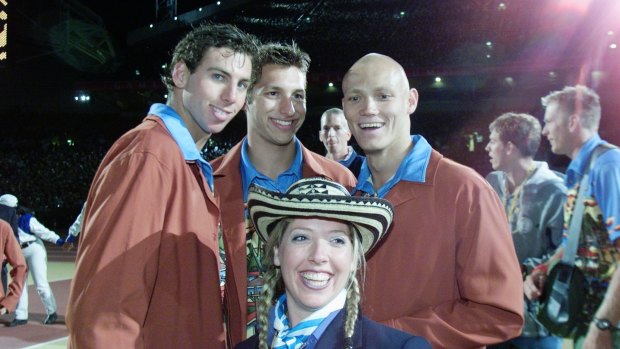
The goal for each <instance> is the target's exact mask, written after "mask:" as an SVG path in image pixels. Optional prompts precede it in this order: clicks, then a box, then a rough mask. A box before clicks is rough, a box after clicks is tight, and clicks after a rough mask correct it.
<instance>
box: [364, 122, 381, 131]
mask: <svg viewBox="0 0 620 349" xmlns="http://www.w3.org/2000/svg"><path fill="white" fill-rule="evenodd" d="M381 126H383V124H382V123H380V122H367V123H364V124H360V127H361V128H362V129H366V128H379V127H381Z"/></svg>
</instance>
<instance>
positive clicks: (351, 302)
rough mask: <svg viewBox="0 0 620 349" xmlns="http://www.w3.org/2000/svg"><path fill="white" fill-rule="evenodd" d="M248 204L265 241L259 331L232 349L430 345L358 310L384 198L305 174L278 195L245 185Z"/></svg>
mask: <svg viewBox="0 0 620 349" xmlns="http://www.w3.org/2000/svg"><path fill="white" fill-rule="evenodd" d="M248 211H249V212H250V217H251V220H252V222H253V224H254V226H255V227H256V231H257V232H258V235H259V236H260V238H261V239H262V240H263V241H266V244H265V245H264V247H265V256H266V257H265V263H264V267H265V280H266V283H265V285H264V287H263V291H262V297H261V300H260V306H259V312H258V319H259V320H258V321H259V329H265V330H263V331H259V333H258V335H254V336H253V337H251V338H250V339H248V340H247V341H245V342H242V343H241V344H239V345H237V346H236V347H235V348H236V349H253V348H261V349H266V348H292V349H297V348H308V349H311V348H411V349H414V348H428V349H430V345H429V344H428V342H427V341H426V340H424V339H423V338H421V337H418V336H412V335H410V334H408V333H405V332H402V331H398V330H395V329H392V328H390V327H387V326H385V325H381V324H378V323H376V322H374V321H371V320H369V319H367V318H366V317H364V316H363V315H362V314H361V313H360V311H359V301H360V295H361V292H362V288H363V287H361V286H360V281H359V279H361V280H363V265H364V254H365V253H369V252H370V251H371V250H372V249H373V248H374V247H375V246H377V244H378V243H379V241H380V240H381V239H382V238H383V237H384V236H385V234H386V232H387V229H388V227H389V225H390V223H391V221H392V215H393V211H392V206H391V205H390V203H389V202H387V201H385V200H382V199H379V198H362V197H351V195H350V194H349V191H348V190H347V189H345V188H344V187H343V186H342V185H340V184H338V183H335V182H332V181H329V180H326V179H323V178H307V179H302V180H299V181H297V182H295V183H293V185H291V187H290V188H289V189H288V190H287V191H286V193H284V194H282V193H279V192H273V191H269V190H266V189H264V188H261V187H259V186H251V187H250V191H249V194H248ZM358 278H359V279H358ZM274 303H275V306H274Z"/></svg>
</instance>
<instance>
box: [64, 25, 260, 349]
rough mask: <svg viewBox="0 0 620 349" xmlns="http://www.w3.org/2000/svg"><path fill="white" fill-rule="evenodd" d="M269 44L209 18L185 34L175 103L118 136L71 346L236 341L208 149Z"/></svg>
mask: <svg viewBox="0 0 620 349" xmlns="http://www.w3.org/2000/svg"><path fill="white" fill-rule="evenodd" d="M258 46H259V43H258V41H257V39H256V38H254V37H253V36H252V35H249V34H247V33H245V32H243V31H241V30H240V29H238V28H237V27H235V26H232V25H227V24H203V25H200V26H198V27H196V28H194V29H192V30H191V31H190V32H189V33H188V34H186V35H185V36H184V37H183V38H182V39H181V40H180V41H179V43H178V44H177V45H176V47H175V49H174V52H173V54H172V60H171V62H170V64H169V65H168V66H167V70H166V73H165V75H164V76H163V77H162V80H163V82H164V84H165V85H166V87H167V89H168V97H167V101H166V104H161V103H156V104H153V105H152V106H151V108H150V110H149V112H148V115H147V117H146V118H145V119H144V120H143V122H142V123H141V124H140V125H138V126H136V127H135V128H134V129H132V130H130V131H128V132H127V133H125V134H124V135H123V136H121V138H120V139H118V140H117V141H116V142H115V143H114V144H113V145H112V147H111V149H110V150H109V151H108V153H107V154H106V156H105V158H104V159H103V162H102V163H101V165H100V166H99V169H98V170H97V173H96V174H95V177H94V179H93V182H92V185H91V187H90V191H89V193H88V199H87V201H86V210H85V211H84V222H83V225H82V233H81V234H80V244H79V248H78V252H77V260H76V270H75V277H74V279H73V282H72V284H71V291H70V294H69V300H68V307H67V316H66V323H67V329H68V330H69V345H68V347H69V348H80V349H81V348H173V347H175V348H213V349H223V348H225V347H226V338H225V337H226V336H225V327H224V313H223V310H222V298H221V292H220V285H219V276H218V273H219V264H220V261H219V254H218V243H217V242H218V232H219V220H220V211H219V208H218V201H217V199H216V198H215V197H214V194H213V177H212V169H211V166H210V165H209V163H208V162H207V161H206V160H204V159H203V158H202V157H201V155H200V150H201V149H203V148H204V146H205V144H206V142H207V140H208V139H209V137H210V136H211V134H214V133H219V132H221V131H222V130H223V129H224V127H225V126H226V125H227V124H228V123H229V122H230V121H231V120H232V118H233V117H234V116H235V115H237V113H238V112H239V111H240V110H241V109H242V108H243V105H244V104H245V96H246V93H247V89H248V87H249V86H250V84H251V82H252V65H253V63H252V60H253V59H254V58H256V54H257V51H258Z"/></svg>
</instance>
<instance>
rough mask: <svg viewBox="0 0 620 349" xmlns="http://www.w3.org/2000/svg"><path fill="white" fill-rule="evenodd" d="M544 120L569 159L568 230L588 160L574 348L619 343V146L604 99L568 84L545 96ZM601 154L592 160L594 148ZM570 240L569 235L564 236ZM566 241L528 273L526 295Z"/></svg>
mask: <svg viewBox="0 0 620 349" xmlns="http://www.w3.org/2000/svg"><path fill="white" fill-rule="evenodd" d="M542 105H543V106H544V107H545V118H544V122H545V126H544V128H543V131H542V134H543V136H545V137H547V139H548V140H549V143H551V151H552V152H553V153H554V154H561V155H566V156H568V157H569V158H570V159H571V162H570V164H569V165H568V169H567V170H566V178H565V184H566V187H567V188H568V192H567V199H566V203H565V205H564V231H565V232H567V230H568V227H569V226H570V222H571V219H572V213H573V209H574V207H575V198H576V197H577V193H578V191H579V183H580V182H581V178H582V176H583V174H584V171H586V168H587V167H588V166H590V173H589V177H588V183H587V187H586V192H585V193H586V195H585V210H584V212H583V215H584V217H583V222H582V227H581V233H580V236H579V247H578V250H577V257H576V260H575V265H576V266H577V267H579V268H580V269H581V270H582V271H583V272H584V274H585V276H586V279H587V281H588V290H587V292H586V299H585V310H584V313H585V315H586V316H584V317H583V322H582V323H581V325H580V326H579V327H578V328H577V331H576V333H575V336H574V341H575V348H577V349H580V348H583V349H612V348H614V349H615V348H619V347H620V268H619V267H618V266H619V262H620V150H619V149H618V148H617V147H615V146H612V145H611V144H609V143H607V142H605V141H604V140H602V139H601V137H600V136H599V134H598V129H599V124H600V121H601V104H600V99H599V96H598V94H596V92H594V91H593V90H591V89H590V88H588V87H586V86H583V85H576V86H567V87H565V88H564V89H562V90H560V91H554V92H552V93H551V94H549V95H547V96H545V97H543V98H542ZM595 152H596V153H597V154H598V157H597V158H596V159H595V161H594V162H593V163H591V162H590V159H591V158H592V156H593V154H594V153H595ZM565 241H566V240H565ZM563 252H564V244H563V245H562V246H561V247H559V248H558V250H557V251H556V253H555V254H554V255H553V256H552V257H551V258H550V259H549V260H548V261H546V262H545V263H543V264H541V265H539V266H538V267H537V268H535V269H534V270H533V271H532V272H531V273H530V274H529V275H528V276H527V278H526V280H525V284H524V291H525V295H526V297H527V298H529V299H531V300H536V299H538V298H540V296H541V293H542V288H543V285H544V284H545V281H546V279H547V273H548V271H549V269H551V266H553V265H554V263H556V262H557V261H559V260H560V259H562V256H563Z"/></svg>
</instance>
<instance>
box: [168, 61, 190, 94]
mask: <svg viewBox="0 0 620 349" xmlns="http://www.w3.org/2000/svg"><path fill="white" fill-rule="evenodd" d="M190 75H191V73H190V71H189V68H187V65H186V64H185V62H177V63H176V64H175V65H174V68H173V69H172V81H173V82H174V86H176V87H177V88H185V85H187V81H189V76H190Z"/></svg>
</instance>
